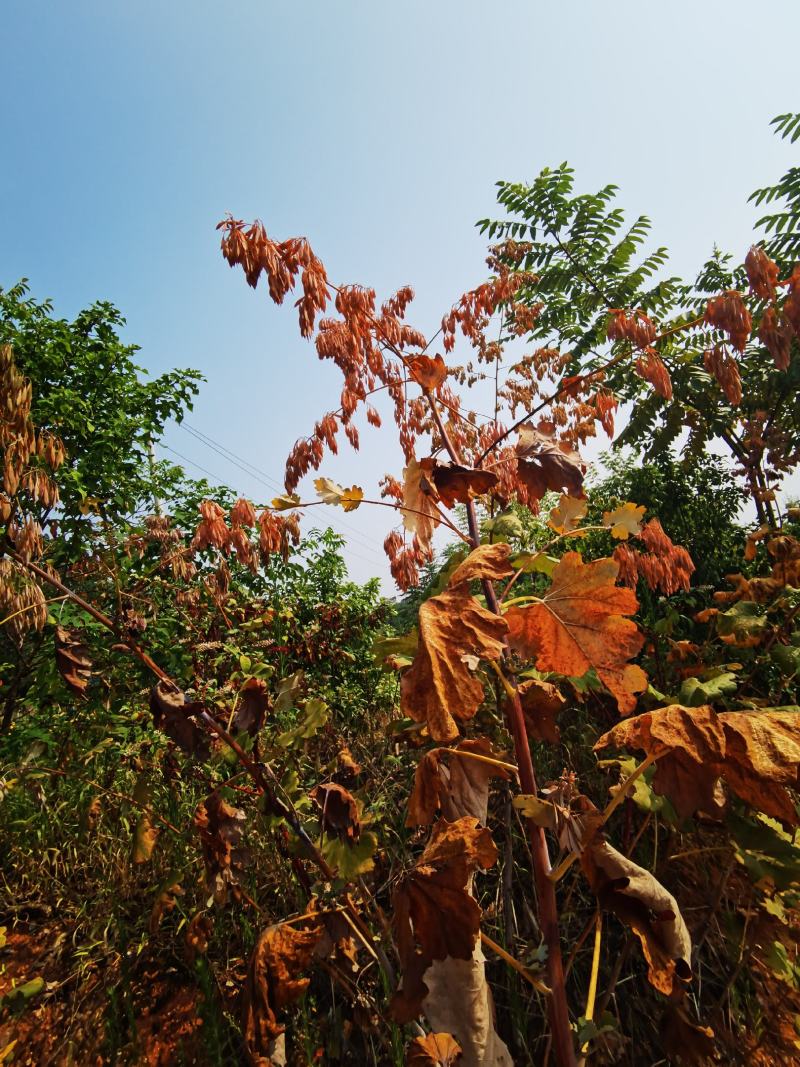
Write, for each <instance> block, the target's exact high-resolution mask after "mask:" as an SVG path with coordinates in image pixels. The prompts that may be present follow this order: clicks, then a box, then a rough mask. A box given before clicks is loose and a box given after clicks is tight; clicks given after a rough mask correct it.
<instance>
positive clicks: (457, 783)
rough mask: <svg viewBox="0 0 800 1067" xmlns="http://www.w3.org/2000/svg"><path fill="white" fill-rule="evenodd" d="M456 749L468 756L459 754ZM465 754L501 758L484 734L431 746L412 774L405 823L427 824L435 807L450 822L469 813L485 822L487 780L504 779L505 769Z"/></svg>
mask: <svg viewBox="0 0 800 1067" xmlns="http://www.w3.org/2000/svg"><path fill="white" fill-rule="evenodd" d="M459 752H466V753H468V755H466V756H459V755H457V753H459ZM469 753H472V754H473V755H478V756H486V757H487V758H489V759H494V760H499V759H502V755H500V754H498V753H496V752H495V751H494V750H493V749H492V744H491V742H490V741H488V740H487V739H486V738H485V737H479V738H475V739H470V740H466V741H462V742H461V743H460V744H459V745H458V746H457V747H456V748H455V749H447V748H434V749H431V750H430V751H429V752H426V753H425V755H424V756H423V757H422V759H421V760H420V761H419V763H418V764H417V769H416V772H415V774H414V788H413V790H412V792H411V797H410V798H409V801H408V817H407V819H406V826H428V825H429V824H430V823H432V822H433V820H434V817H435V815H436V812H437V810H438V811H441V813H442V815H443V816H444V818H445V819H449V820H451V821H454V820H455V819H460V818H461V817H462V816H464V815H470V816H472V817H473V818H475V819H477V820H478V822H480V823H482V824H485V823H486V817H487V808H488V802H489V782H490V781H491V779H492V778H503V779H506V780H507V779H508V778H509V772H508V771H507V770H505V769H504V768H503V767H498V766H496V765H495V764H491V763H484V762H483V761H482V760H478V759H473V758H472V756H470V755H469ZM446 757H449V758H446Z"/></svg>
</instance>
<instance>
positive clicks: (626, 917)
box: [581, 834, 692, 996]
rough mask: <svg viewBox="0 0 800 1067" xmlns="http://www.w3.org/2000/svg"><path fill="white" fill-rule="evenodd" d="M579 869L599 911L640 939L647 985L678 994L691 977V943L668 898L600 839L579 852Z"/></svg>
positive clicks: (650, 878) (648, 876) (658, 885)
mask: <svg viewBox="0 0 800 1067" xmlns="http://www.w3.org/2000/svg"><path fill="white" fill-rule="evenodd" d="M581 866H582V867H583V871H584V874H585V875H586V878H587V880H588V882H589V885H590V886H591V888H592V890H593V892H594V893H595V895H596V896H597V899H598V901H599V902H600V905H601V907H603V908H605V909H606V910H607V911H610V912H613V914H614V915H616V916H617V917H618V918H619V919H621V920H622V921H623V922H624V923H626V924H627V925H628V926H630V928H631V929H632V930H633V932H634V933H635V934H636V936H637V937H638V938H639V941H640V942H641V944H642V950H643V952H644V955H645V959H646V960H647V966H648V973H647V977H648V980H649V982H650V984H651V985H652V986H654V987H655V988H656V989H658V990H659V992H661V993H664V994H665V995H666V996H670V995H672V993H673V991H677V990H679V989H680V988H681V983H685V982H688V981H689V980H690V979H691V977H692V970H691V958H692V940H691V938H690V936H689V931H688V929H687V926H686V923H685V922H684V921H683V916H682V915H681V913H680V909H679V908H678V904H677V901H676V900H675V898H674V897H673V896H672V894H671V893H669V892H668V891H667V890H666V889H665V888H664V886H663V885H662V884H661V883H660V882H659V881H657V879H656V878H654V877H653V875H652V874H651V873H650V872H649V871H647V870H645V869H644V868H643V867H639V866H638V865H637V864H636V863H634V862H633V860H630V859H628V858H627V856H623V855H622V853H621V852H617V850H616V849H615V848H613V847H612V846H611V845H609V844H608V842H606V841H604V840H603V839H602V836H601V835H600V834H596V835H595V836H594V837H592V839H591V840H590V841H589V842H588V844H587V846H586V847H585V848H584V851H583V852H582V854H581Z"/></svg>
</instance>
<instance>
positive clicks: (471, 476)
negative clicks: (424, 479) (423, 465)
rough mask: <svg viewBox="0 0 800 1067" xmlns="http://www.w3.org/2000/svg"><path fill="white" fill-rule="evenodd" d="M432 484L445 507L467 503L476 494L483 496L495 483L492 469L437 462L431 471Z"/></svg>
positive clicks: (495, 479)
mask: <svg viewBox="0 0 800 1067" xmlns="http://www.w3.org/2000/svg"><path fill="white" fill-rule="evenodd" d="M432 478H433V484H434V486H435V487H436V491H437V493H438V494H439V499H440V500H441V502H442V503H443V504H444V505H445V507H448V508H452V507H455V505H456V504H457V503H458V504H468V503H469V502H470V500H473V499H474V498H475V497H476V496H483V494H484V493H488V492H489V491H490V490H492V489H494V487H495V486H496V485H497V480H498V479H497V475H496V474H494V473H493V472H492V471H483V470H474V469H472V468H471V467H460V466H459V465H458V464H456V463H437V464H436V465H435V466H434V468H433V471H432Z"/></svg>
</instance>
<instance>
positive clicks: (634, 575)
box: [613, 519, 695, 596]
mask: <svg viewBox="0 0 800 1067" xmlns="http://www.w3.org/2000/svg"><path fill="white" fill-rule="evenodd" d="M639 538H640V540H641V541H642V542H643V543H644V546H645V548H646V549H647V551H646V552H640V551H638V550H637V549H635V548H633V547H631V545H630V544H629V543H628V544H623V545H618V546H617V547H616V548H615V549H614V552H613V559H614V560H615V561H616V562H617V564H618V565H619V580H620V581H621V582H622V583H623V585H627V586H630V587H631V588H635V587H636V584H637V582H638V581H639V578H643V579H644V581H645V582H647V584H648V586H649V587H650V588H651V589H652V590H653V591H654V592H661V593H664V594H665V595H666V596H671V595H672V594H673V593H677V592H678V591H679V590H680V589H688V588H689V585H690V583H691V577H692V574H694V571H695V566H694V563H693V562H692V557H691V556H690V555H689V553H688V552H687V551H686V549H685V548H683V547H682V546H681V545H676V544H673V542H672V540H671V539H670V537H669V536H668V535H667V534H666V533H665V532H664V528H663V527H662V525H661V523H660V522H659V521H658V519H651V520H650V522H648V523H647V524H646V525H645V526H644V527H643V528H642V531H641V533H640V535H639Z"/></svg>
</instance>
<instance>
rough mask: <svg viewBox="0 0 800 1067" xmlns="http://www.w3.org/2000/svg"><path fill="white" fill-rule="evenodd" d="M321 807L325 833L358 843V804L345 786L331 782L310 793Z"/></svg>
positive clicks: (320, 813)
mask: <svg viewBox="0 0 800 1067" xmlns="http://www.w3.org/2000/svg"><path fill="white" fill-rule="evenodd" d="M309 795H310V797H311V799H312V800H313V801H314V803H315V804H316V806H317V808H318V809H319V822H320V826H321V828H322V829H323V830H324V831H325V833H327V834H330V835H331V836H332V837H338V838H340V839H341V840H342V841H347V842H349V843H350V844H356V843H357V842H358V839H359V837H360V836H361V822H360V820H359V817H358V805H357V804H356V799H355V797H354V796H353V794H352V793H349V792H348V791H347V790H346V789H345V788H344V786H342V785H337V784H336V783H335V782H329V783H328V784H327V785H318V786H316V787H315V788H314V789H312V790H311V793H310V794H309Z"/></svg>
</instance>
